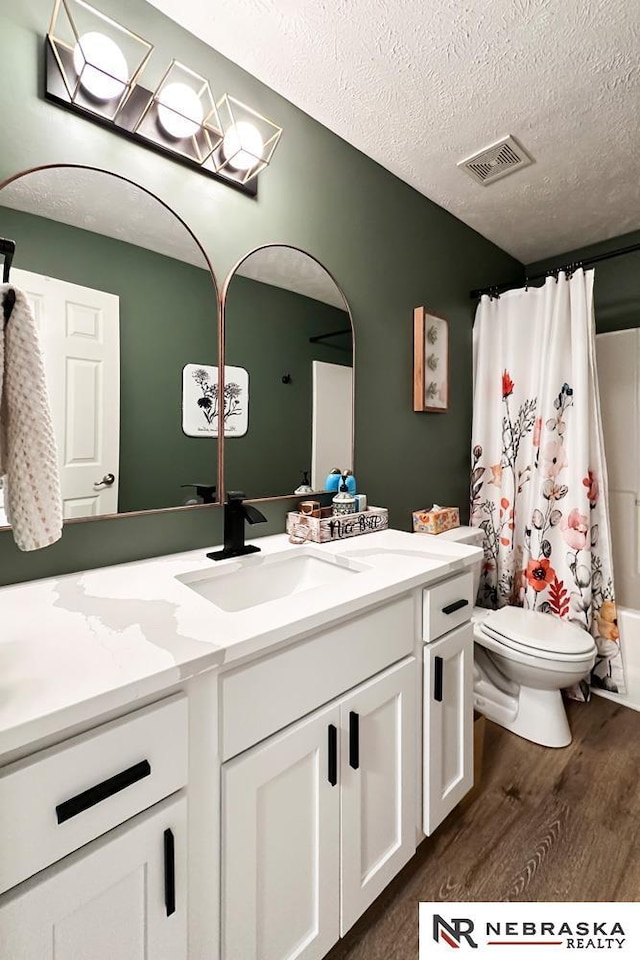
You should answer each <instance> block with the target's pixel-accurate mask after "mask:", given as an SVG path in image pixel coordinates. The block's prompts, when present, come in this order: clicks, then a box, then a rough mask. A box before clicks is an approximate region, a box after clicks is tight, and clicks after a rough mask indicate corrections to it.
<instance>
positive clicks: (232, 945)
mask: <svg viewBox="0 0 640 960" xmlns="http://www.w3.org/2000/svg"><path fill="white" fill-rule="evenodd" d="M416 669H417V663H416V660H415V658H414V657H407V658H405V659H404V660H402V661H401V662H400V663H398V664H396V665H395V666H392V667H391V668H389V669H387V670H385V671H383V672H382V673H380V674H379V675H377V676H375V677H374V678H372V679H371V680H369V681H367V682H365V683H362V684H360V685H359V686H358V687H356V688H355V689H354V690H352V691H351V692H349V693H348V694H346V695H344V696H343V697H342V698H340V699H339V700H337V701H334V702H333V703H331V704H330V705H328V706H327V707H325V708H322V709H320V710H316V711H315V712H313V713H312V714H311V715H310V716H309V717H307V718H306V719H303V720H301V721H300V722H298V723H295V724H293V725H292V726H290V727H287V728H286V729H285V730H284V731H282V732H281V733H279V734H276V735H274V736H271V737H269V738H268V739H267V740H265V741H264V742H262V743H260V744H258V745H257V746H254V747H252V748H250V749H249V750H247V751H246V752H244V753H242V754H241V755H239V756H238V757H236V758H235V759H233V760H231V761H229V762H228V763H226V764H224V766H223V781H222V838H223V840H222V912H223V923H222V957H223V960H258V958H260V960H293V958H294V957H295V958H296V960H320V958H321V957H323V956H324V955H325V954H326V953H327V951H328V950H329V949H330V948H331V946H332V945H333V944H334V943H335V942H336V941H337V939H338V937H339V936H340V935H342V934H344V933H346V931H347V930H348V929H349V927H350V926H351V925H352V924H353V923H354V922H355V920H357V918H358V917H359V916H360V915H361V914H362V913H363V912H364V910H365V909H366V908H367V907H368V906H369V904H370V903H371V902H372V901H373V900H374V899H375V898H376V897H377V896H378V894H379V893H380V892H381V891H382V890H383V889H384V887H385V886H386V885H387V883H388V882H389V881H390V880H391V879H392V878H393V876H395V874H396V873H397V872H398V870H400V868H401V867H402V866H403V865H404V864H405V863H406V862H407V860H409V858H410V857H411V856H412V854H413V853H414V851H415V846H416V833H415V821H416V808H415V803H416V779H415V778H416V771H415V749H416V747H415V743H416V702H415V691H416Z"/></svg>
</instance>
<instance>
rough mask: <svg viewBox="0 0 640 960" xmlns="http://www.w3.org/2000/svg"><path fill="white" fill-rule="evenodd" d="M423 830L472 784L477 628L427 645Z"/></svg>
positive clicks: (439, 819) (431, 826) (436, 821)
mask: <svg viewBox="0 0 640 960" xmlns="http://www.w3.org/2000/svg"><path fill="white" fill-rule="evenodd" d="M423 756H424V760H423V763H424V776H423V792H424V793H423V795H424V800H423V804H424V832H425V833H426V834H427V836H430V835H431V834H432V833H433V831H434V830H435V829H436V827H437V826H438V825H439V824H440V823H442V821H443V820H444V818H445V817H446V816H447V815H448V814H449V813H451V811H452V810H453V808H454V807H455V806H456V805H457V804H458V803H459V802H460V801H461V800H462V798H463V797H464V795H465V794H466V793H467V792H468V791H469V790H470V789H471V787H472V786H473V628H472V626H471V624H470V623H467V624H465V625H464V626H462V627H459V628H458V629H457V630H453V631H452V632H451V633H448V634H447V635H446V636H445V637H442V639H441V640H438V641H437V642H436V643H430V644H428V645H427V646H425V648H424V736H423Z"/></svg>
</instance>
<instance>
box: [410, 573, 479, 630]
mask: <svg viewBox="0 0 640 960" xmlns="http://www.w3.org/2000/svg"><path fill="white" fill-rule="evenodd" d="M474 599H475V598H474V596H473V574H472V573H471V571H468V572H467V573H462V574H460V575H459V576H457V577H452V578H451V580H444V581H443V582H442V583H436V584H435V585H434V586H433V587H429V588H428V589H426V590H424V591H423V593H422V639H423V640H424V641H425V642H426V643H430V642H431V641H432V640H437V639H438V637H441V636H442V635H443V634H444V633H448V631H449V630H453V629H454V628H455V627H459V626H460V624H461V623H466V621H467V620H470V619H471V611H472V610H473V601H474Z"/></svg>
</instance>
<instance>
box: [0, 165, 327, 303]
mask: <svg viewBox="0 0 640 960" xmlns="http://www.w3.org/2000/svg"><path fill="white" fill-rule="evenodd" d="M2 207H10V208H11V209H13V210H21V211H23V212H24V213H33V214H35V215H36V216H38V217H45V218H46V219H48V220H57V221H59V222H60V223H66V224H68V225H69V226H72V227H79V228H80V229H82V230H91V231H92V232H93V233H100V234H103V235H104V236H105V237H113V238H114V239H116V240H123V241H125V242H126V243H133V244H135V245H136V246H138V247H144V248H145V249H146V250H153V251H154V253H160V254H162V255H163V256H165V257H173V259H175V260H184V262H185V263H190V264H193V266H195V267H202V268H203V269H205V270H206V269H208V266H207V263H206V261H205V259H204V257H203V256H202V251H201V250H200V249H199V247H198V246H197V245H196V244H195V243H194V241H193V237H192V236H191V235H190V233H189V232H188V231H187V230H185V228H184V226H183V225H182V223H181V222H180V220H178V219H177V217H175V216H174V214H173V213H171V212H170V211H169V210H167V209H166V207H164V206H163V205H162V204H161V203H159V202H158V201H157V200H156V199H155V198H154V197H152V196H150V195H149V194H148V193H145V192H144V190H141V189H140V188H139V187H136V186H135V185H134V184H130V183H127V182H126V181H125V180H120V179H119V178H118V177H113V176H110V175H109V174H107V173H103V172H102V171H100V170H83V169H75V168H68V167H58V168H54V169H50V170H36V171H34V172H32V173H28V174H26V175H25V176H24V177H20V178H19V179H18V180H14V181H13V183H10V184H9V185H8V186H7V187H4V189H2V190H0V234H2ZM15 262H16V266H17V267H20V266H22V264H21V263H20V251H19V250H18V251H17V253H16V261H15ZM214 269H215V266H214ZM238 273H240V274H242V275H243V276H246V277H251V278H252V279H254V280H259V281H260V282H261V283H270V284H272V285H273V286H276V287H284V289H285V290H292V291H293V292H294V293H302V294H304V295H305V296H307V297H312V298H313V299H315V300H322V301H324V303H328V304H330V305H331V306H334V307H338V308H339V309H340V310H344V309H345V302H344V300H343V298H342V294H341V293H340V290H339V288H338V287H337V285H336V283H335V282H334V280H332V278H331V276H330V275H329V274H328V273H327V271H326V270H325V269H324V267H322V266H320V264H319V263H317V261H315V260H314V259H313V258H312V257H309V256H308V255H307V254H306V253H302V252H301V251H300V250H295V249H294V248H292V247H285V246H274V247H267V248H265V249H262V250H257V251H256V252H255V253H253V254H251V256H249V257H247V259H246V260H245V261H243V263H242V264H241V265H240V267H239V268H238Z"/></svg>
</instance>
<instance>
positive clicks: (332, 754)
mask: <svg viewBox="0 0 640 960" xmlns="http://www.w3.org/2000/svg"><path fill="white" fill-rule="evenodd" d="M327 779H328V781H329V783H330V784H331V786H332V787H335V785H336V783H337V782H338V728H337V727H335V726H334V725H333V724H332V723H330V724H329V766H328V771H327Z"/></svg>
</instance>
